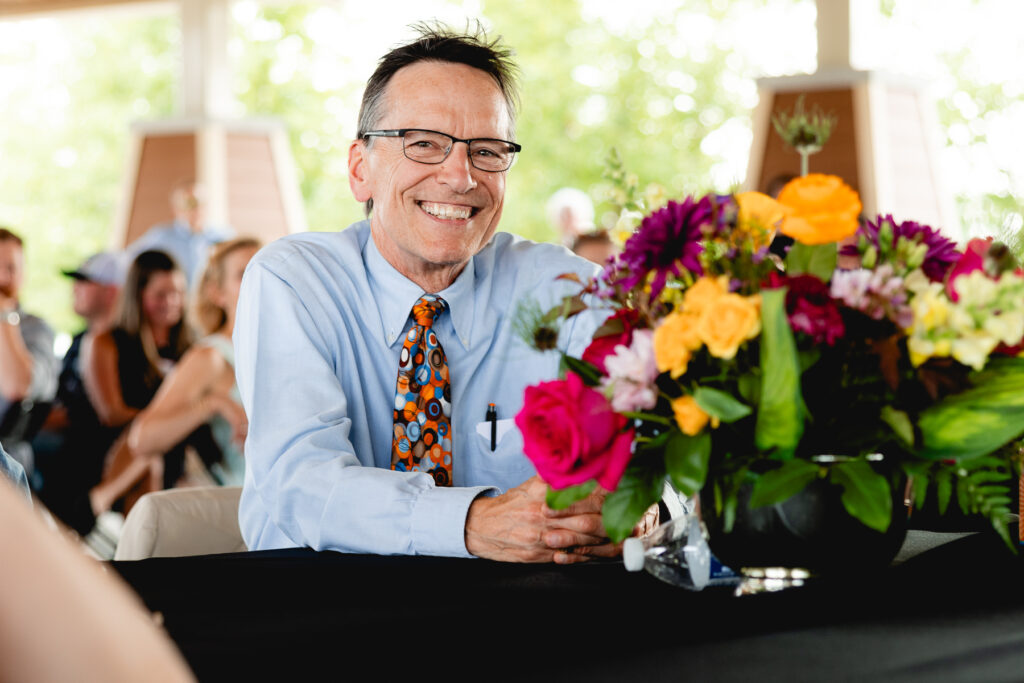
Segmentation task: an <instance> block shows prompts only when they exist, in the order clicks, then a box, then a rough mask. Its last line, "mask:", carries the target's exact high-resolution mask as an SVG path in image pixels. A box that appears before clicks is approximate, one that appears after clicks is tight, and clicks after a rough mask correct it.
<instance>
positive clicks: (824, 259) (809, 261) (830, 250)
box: [786, 242, 839, 282]
mask: <svg viewBox="0 0 1024 683" xmlns="http://www.w3.org/2000/svg"><path fill="white" fill-rule="evenodd" d="M838 259H839V250H838V249H837V247H836V245H835V244H814V245H812V244H802V243H801V242H794V243H793V246H792V247H790V248H789V253H788V254H786V274H787V275H802V274H807V275H814V276H815V277H817V278H818V279H820V280H821V281H822V282H828V281H829V279H830V278H831V277H832V272H833V271H834V270H835V269H836V262H837V261H838Z"/></svg>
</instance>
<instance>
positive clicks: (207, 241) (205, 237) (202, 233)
mask: <svg viewBox="0 0 1024 683" xmlns="http://www.w3.org/2000/svg"><path fill="white" fill-rule="evenodd" d="M204 202H205V197H204V191H203V188H202V186H201V185H199V184H198V183H196V182H195V181H194V180H183V181H180V182H178V183H176V184H175V185H174V189H173V190H171V211H172V212H173V213H174V218H173V219H172V220H171V221H169V222H167V223H158V224H157V225H154V226H152V227H151V228H150V229H149V230H147V231H146V232H145V233H144V234H143V235H142V237H140V238H139V239H137V240H135V241H134V242H132V243H131V244H130V245H128V248H127V252H128V255H129V257H130V258H135V257H136V256H138V255H139V254H141V253H142V252H144V251H149V250H159V251H164V252H166V253H168V254H170V255H171V257H172V258H173V259H174V260H175V261H176V262H177V263H178V265H180V266H181V267H182V268H183V269H184V271H185V277H186V278H187V280H188V285H189V287H193V286H195V284H196V281H197V280H198V278H199V274H200V273H202V271H203V266H204V265H205V264H206V256H207V253H208V252H209V250H210V247H212V246H213V245H214V244H217V243H219V242H223V241H224V240H226V239H229V238H230V237H232V236H233V234H232V232H231V230H229V229H227V228H222V227H216V226H210V225H207V224H206V218H205V215H204Z"/></svg>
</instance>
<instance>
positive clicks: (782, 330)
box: [754, 288, 804, 458]
mask: <svg viewBox="0 0 1024 683" xmlns="http://www.w3.org/2000/svg"><path fill="white" fill-rule="evenodd" d="M803 430H804V407H803V398H802V397H801V392H800V362H799V360H798V358H797V353H796V342H795V341H794V339H793V331H792V330H791V329H790V328H789V321H788V320H787V319H786V290H785V289H784V288H783V289H769V290H764V291H763V292H762V293H761V404H760V405H759V406H758V413H757V426H756V427H755V430H754V442H755V444H756V445H757V448H758V449H759V450H761V451H765V452H767V451H770V450H772V449H775V450H776V453H777V455H778V456H779V457H781V458H786V457H791V456H792V455H793V453H794V452H795V451H796V447H797V444H799V443H800V437H801V436H802V435H803Z"/></svg>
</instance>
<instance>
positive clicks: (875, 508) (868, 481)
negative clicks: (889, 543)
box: [832, 460, 892, 532]
mask: <svg viewBox="0 0 1024 683" xmlns="http://www.w3.org/2000/svg"><path fill="white" fill-rule="evenodd" d="M832 481H834V482H835V483H837V484H839V485H840V486H842V487H843V496H842V500H843V507H845V508H846V511H847V512H849V513H850V516H851V517H856V518H857V519H859V520H860V521H861V522H862V523H864V525H865V526H868V527H870V528H872V529H874V530H876V531H881V532H884V531H885V530H886V529H888V528H889V523H890V522H892V489H890V487H889V482H888V480H887V479H886V478H885V477H883V476H882V475H881V474H878V473H877V472H875V471H874V470H873V469H871V465H869V464H868V463H867V462H865V461H863V460H853V461H851V462H844V463H840V464H838V465H833V466H832Z"/></svg>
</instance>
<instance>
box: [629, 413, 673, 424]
mask: <svg viewBox="0 0 1024 683" xmlns="http://www.w3.org/2000/svg"><path fill="white" fill-rule="evenodd" d="M622 415H623V416H624V417H628V418H629V419H630V420H643V421H644V422H657V423H659V424H663V425H671V424H672V420H670V419H668V418H667V417H662V416H661V415H654V414H652V413H640V412H634V411H629V412H625V413H622Z"/></svg>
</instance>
